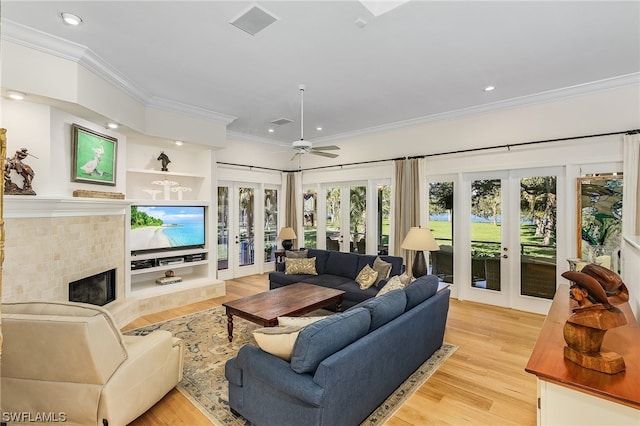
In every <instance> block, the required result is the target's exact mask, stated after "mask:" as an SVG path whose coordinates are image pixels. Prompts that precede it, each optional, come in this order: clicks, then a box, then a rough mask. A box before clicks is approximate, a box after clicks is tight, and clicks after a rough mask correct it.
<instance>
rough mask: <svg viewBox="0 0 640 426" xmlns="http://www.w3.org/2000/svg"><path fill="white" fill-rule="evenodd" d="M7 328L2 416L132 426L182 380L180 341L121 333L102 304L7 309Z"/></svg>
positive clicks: (162, 334)
mask: <svg viewBox="0 0 640 426" xmlns="http://www.w3.org/2000/svg"><path fill="white" fill-rule="evenodd" d="M1 326H2V333H3V335H4V343H3V347H2V354H1V356H0V364H1V369H0V380H1V393H0V412H2V413H29V414H30V415H31V416H33V417H35V416H37V415H42V414H43V413H44V414H46V415H49V416H51V415H54V414H55V415H56V416H59V418H60V419H62V417H63V416H64V420H65V423H64V424H76V425H100V426H103V425H109V426H116V425H126V424H127V423H129V422H131V421H132V420H134V419H135V418H136V417H138V416H140V414H142V413H144V412H145V411H146V410H148V409H149V408H150V407H151V406H153V405H154V404H155V403H156V402H158V401H159V400H160V399H161V398H162V397H163V396H164V395H165V394H166V393H167V392H169V391H170V390H171V389H172V388H173V387H174V386H175V385H176V384H177V383H178V382H179V381H180V380H181V379H182V359H183V354H184V343H183V342H182V340H180V339H177V338H174V337H172V336H171V333H169V332H167V331H160V330H158V331H154V332H152V333H150V334H149V335H147V336H123V335H122V333H120V331H119V329H118V328H117V327H116V325H115V322H114V321H113V318H112V317H111V315H110V314H109V312H108V311H107V310H105V309H104V308H101V307H99V306H94V305H88V304H83V303H65V302H59V303H56V302H32V303H8V304H3V305H2V323H1ZM23 415H24V414H23ZM25 420H26V419H25Z"/></svg>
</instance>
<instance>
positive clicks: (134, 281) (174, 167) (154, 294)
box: [126, 141, 224, 314]
mask: <svg viewBox="0 0 640 426" xmlns="http://www.w3.org/2000/svg"><path fill="white" fill-rule="evenodd" d="M127 151H128V152H127V161H128V164H127V169H126V172H127V192H126V195H127V199H129V200H130V201H131V203H132V205H134V206H135V205H138V206H142V205H158V206H181V205H182V206H204V207H205V230H206V244H205V245H204V246H202V247H195V248H183V249H176V250H164V251H156V252H141V253H135V252H131V249H130V246H129V244H127V259H126V265H127V268H128V273H127V277H128V283H127V297H131V298H135V299H138V300H139V305H140V311H141V312H140V313H141V314H143V313H145V311H149V312H150V311H155V310H158V309H157V307H158V306H162V307H163V308H164V309H166V308H168V307H172V306H178V305H180V304H185V303H193V302H196V301H199V300H203V299H204V298H210V297H215V296H220V295H223V294H224V282H223V281H221V280H218V279H217V278H216V270H215V267H214V264H215V256H213V255H212V252H211V250H210V248H211V247H212V245H211V244H213V241H214V238H215V235H214V232H213V230H214V227H213V224H212V223H211V187H212V186H211V155H210V151H209V150H208V149H206V148H202V149H201V150H199V149H195V148H193V147H192V148H191V149H190V150H182V149H179V148H175V149H172V148H163V149H162V152H165V153H166V154H167V155H168V156H169V157H170V158H171V163H169V165H168V168H169V171H162V170H159V168H160V164H159V162H158V161H157V160H156V158H157V157H158V154H159V153H160V152H161V149H159V148H158V145H154V144H147V143H136V142H135V141H128V143H127ZM165 179H166V180H170V181H174V182H177V184H178V185H177V186H182V187H188V188H189V191H186V192H183V193H182V194H178V193H176V192H173V191H171V192H167V193H165V191H164V187H163V186H161V185H154V184H153V182H154V181H160V180H165ZM150 189H156V190H159V191H158V192H157V193H156V194H153V193H151V192H150V191H149V190H150ZM126 221H127V224H129V223H131V212H130V211H128V212H127V216H126ZM213 247H215V244H214V245H213ZM169 270H172V271H173V273H174V275H175V276H178V277H180V278H181V281H180V282H175V283H169V284H159V283H157V282H156V279H158V278H162V277H164V276H165V272H166V271H169Z"/></svg>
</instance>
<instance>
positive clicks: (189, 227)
mask: <svg viewBox="0 0 640 426" xmlns="http://www.w3.org/2000/svg"><path fill="white" fill-rule="evenodd" d="M129 240H130V243H131V246H130V249H131V252H132V253H134V254H136V253H144V252H152V251H165V250H181V249H188V248H198V247H200V248H202V247H204V245H205V243H206V238H205V207H204V206H161V205H146V206H131V235H130V238H129Z"/></svg>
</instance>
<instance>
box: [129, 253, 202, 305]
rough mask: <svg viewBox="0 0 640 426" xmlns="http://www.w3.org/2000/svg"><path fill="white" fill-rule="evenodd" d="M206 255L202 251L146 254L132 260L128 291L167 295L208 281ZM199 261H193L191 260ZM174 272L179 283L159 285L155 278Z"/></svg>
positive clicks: (136, 256)
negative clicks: (129, 288) (164, 293)
mask: <svg viewBox="0 0 640 426" xmlns="http://www.w3.org/2000/svg"><path fill="white" fill-rule="evenodd" d="M208 254H209V251H208V250H205V249H193V250H181V251H178V252H163V253H162V254H159V253H147V254H142V255H132V256H131V291H132V293H134V294H135V293H138V295H139V292H142V291H144V292H145V293H150V292H170V291H175V290H179V289H181V288H182V287H185V286H193V285H198V284H200V283H201V282H206V281H208V280H209V260H208ZM194 258H196V259H200V260H192V259H194ZM169 270H171V271H173V272H174V274H175V276H178V277H180V278H181V279H182V281H181V282H177V283H172V284H158V283H156V279H157V278H161V277H163V276H164V275H165V272H166V271H169Z"/></svg>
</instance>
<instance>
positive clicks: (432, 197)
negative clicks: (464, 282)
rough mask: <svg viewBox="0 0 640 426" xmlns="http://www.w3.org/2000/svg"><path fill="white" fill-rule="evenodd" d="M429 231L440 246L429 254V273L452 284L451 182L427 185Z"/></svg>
mask: <svg viewBox="0 0 640 426" xmlns="http://www.w3.org/2000/svg"><path fill="white" fill-rule="evenodd" d="M429 229H431V232H432V234H433V236H434V238H435V239H436V242H437V243H438V245H439V246H440V250H438V251H433V252H431V253H429V263H430V265H429V266H430V268H431V272H430V273H431V274H433V275H436V276H437V277H438V279H439V280H440V281H444V282H446V283H453V274H454V268H453V266H454V265H453V263H454V259H453V257H454V256H453V182H430V183H429Z"/></svg>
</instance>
